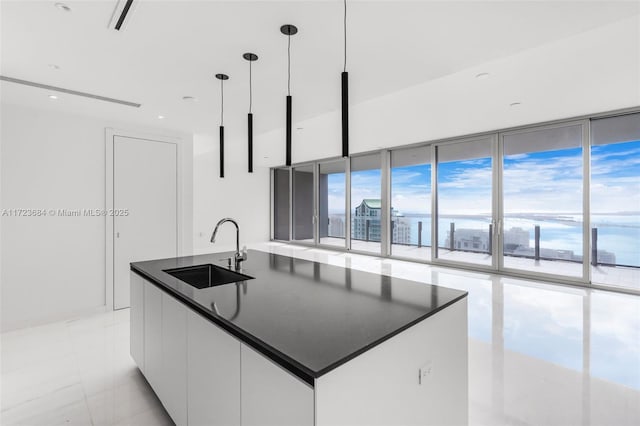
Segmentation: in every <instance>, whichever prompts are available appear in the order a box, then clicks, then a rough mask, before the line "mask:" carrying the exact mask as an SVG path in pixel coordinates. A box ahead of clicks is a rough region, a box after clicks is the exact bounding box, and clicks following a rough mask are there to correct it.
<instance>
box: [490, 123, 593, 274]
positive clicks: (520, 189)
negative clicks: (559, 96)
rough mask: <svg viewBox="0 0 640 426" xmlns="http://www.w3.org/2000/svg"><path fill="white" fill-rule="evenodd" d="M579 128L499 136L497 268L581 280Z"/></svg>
mask: <svg viewBox="0 0 640 426" xmlns="http://www.w3.org/2000/svg"><path fill="white" fill-rule="evenodd" d="M583 133H584V129H583V124H582V123H575V124H569V125H565V124H563V125H557V126H545V127H540V128H536V129H527V130H524V131H517V132H509V133H504V134H502V142H503V158H502V167H503V173H502V188H503V190H502V203H503V204H502V206H503V207H502V210H503V218H502V224H503V226H502V254H503V258H502V265H503V267H504V268H505V269H518V270H524V271H529V272H535V273H544V274H553V275H562V276H567V277H582V276H583V262H582V259H583V244H584V234H583V227H584V221H583V175H584V173H583V168H584V162H583V153H582V140H583Z"/></svg>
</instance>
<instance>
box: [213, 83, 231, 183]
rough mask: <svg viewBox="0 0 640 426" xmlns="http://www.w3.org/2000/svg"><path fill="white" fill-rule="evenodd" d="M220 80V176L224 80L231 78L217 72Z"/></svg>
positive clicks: (221, 166)
mask: <svg viewBox="0 0 640 426" xmlns="http://www.w3.org/2000/svg"><path fill="white" fill-rule="evenodd" d="M216 78H217V79H218V80H220V177H221V178H223V177H224V81H225V80H229V76H228V75H226V74H216Z"/></svg>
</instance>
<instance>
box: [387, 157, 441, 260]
mask: <svg viewBox="0 0 640 426" xmlns="http://www.w3.org/2000/svg"><path fill="white" fill-rule="evenodd" d="M391 255H392V256H398V257H406V258H412V259H418V260H425V261H429V260H431V146H420V147H417V148H408V149H396V150H393V151H391Z"/></svg>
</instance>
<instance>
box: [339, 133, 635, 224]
mask: <svg viewBox="0 0 640 426" xmlns="http://www.w3.org/2000/svg"><path fill="white" fill-rule="evenodd" d="M591 172H592V173H591V174H592V176H591V188H592V193H591V198H592V200H591V201H592V203H591V206H592V207H591V209H592V212H593V213H611V212H623V211H636V212H637V211H640V141H633V142H625V143H618V144H610V145H604V146H595V147H593V148H592V164H591ZM491 177H492V170H491V159H490V158H481V159H473V160H465V161H455V162H449V163H441V164H440V165H439V169H438V179H439V182H440V183H439V191H440V193H439V203H440V209H441V213H443V214H453V213H456V214H464V213H466V214H485V213H486V214H488V213H489V212H490V211H491ZM351 179H352V203H353V205H354V206H355V205H357V204H359V203H360V201H361V200H362V199H364V198H380V170H365V171H357V172H353V173H352V176H351ZM430 181H431V166H430V165H429V164H423V165H414V166H406V167H396V168H394V169H393V171H392V194H391V196H392V206H393V207H394V208H395V209H397V210H399V211H400V212H402V213H422V214H429V213H430V196H431V182H430ZM503 192H504V201H505V205H504V207H505V213H507V214H509V213H580V212H581V210H582V150H581V148H572V149H564V150H558V151H547V152H538V153H528V154H516V155H510V156H506V157H505V159H504V184H503ZM344 196H345V195H344V174H333V175H329V211H330V212H332V213H338V212H341V211H342V206H343V205H344Z"/></svg>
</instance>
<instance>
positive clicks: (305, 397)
mask: <svg viewBox="0 0 640 426" xmlns="http://www.w3.org/2000/svg"><path fill="white" fill-rule="evenodd" d="M241 363H242V385H241V389H242V394H241V395H242V396H241V401H242V426H254V425H255V426H271V425H273V426H313V424H314V393H313V388H312V387H311V386H309V385H308V384H306V383H304V382H303V381H301V380H300V379H298V378H296V377H294V376H293V375H292V374H291V373H289V372H288V371H285V370H284V369H282V367H279V366H277V365H276V364H274V363H273V362H271V361H270V360H268V359H267V358H265V357H264V356H262V355H260V354H259V353H257V352H256V351H254V350H253V349H251V348H250V347H248V346H246V345H244V344H242V361H241Z"/></svg>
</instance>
